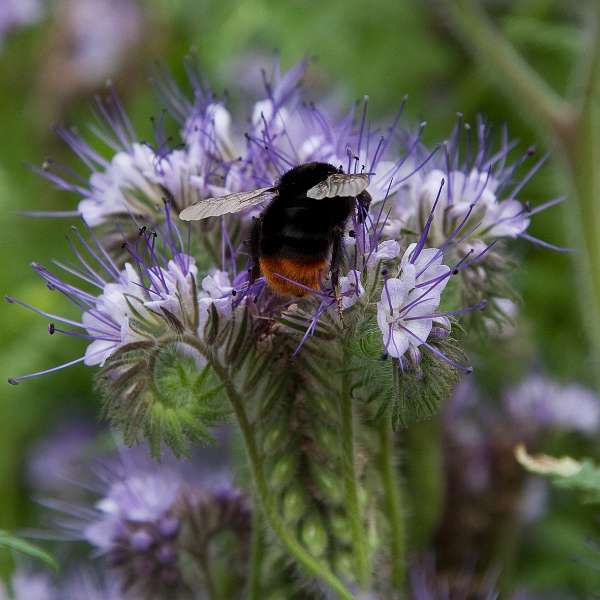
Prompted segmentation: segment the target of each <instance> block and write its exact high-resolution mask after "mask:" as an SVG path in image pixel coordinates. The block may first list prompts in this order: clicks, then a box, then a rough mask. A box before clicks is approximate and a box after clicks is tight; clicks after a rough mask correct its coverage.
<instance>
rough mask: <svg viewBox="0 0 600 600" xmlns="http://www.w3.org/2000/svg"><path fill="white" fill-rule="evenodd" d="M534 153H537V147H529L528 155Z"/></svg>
mask: <svg viewBox="0 0 600 600" xmlns="http://www.w3.org/2000/svg"><path fill="white" fill-rule="evenodd" d="M534 154H535V147H534V146H529V148H527V156H533V155H534Z"/></svg>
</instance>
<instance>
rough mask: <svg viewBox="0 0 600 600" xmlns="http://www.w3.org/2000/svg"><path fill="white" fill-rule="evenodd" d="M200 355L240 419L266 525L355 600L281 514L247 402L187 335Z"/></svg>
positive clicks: (315, 570)
mask: <svg viewBox="0 0 600 600" xmlns="http://www.w3.org/2000/svg"><path fill="white" fill-rule="evenodd" d="M181 341H183V342H184V343H186V344H189V345H190V346H192V347H193V348H195V349H196V350H198V352H200V353H201V354H202V355H203V356H204V357H206V359H207V360H208V361H209V362H210V365H211V367H212V368H213V370H214V371H215V373H216V374H217V377H219V379H220V380H221V383H222V384H223V386H224V388H225V392H226V394H227V397H228V398H229V401H230V402H231V405H232V407H233V411H234V413H235V415H236V417H237V421H238V424H239V426H240V429H241V431H242V437H243V438H244V443H245V446H246V454H247V456H248V460H249V462H250V468H251V470H252V475H253V480H254V486H255V488H256V494H257V497H258V500H259V502H260V506H261V508H262V512H263V515H264V517H265V520H266V522H267V523H268V524H269V526H270V527H271V529H272V530H273V532H274V533H275V535H277V537H278V538H279V540H280V541H281V543H282V544H283V545H284V546H285V547H286V549H287V551H288V552H289V553H290V554H291V555H292V557H293V558H294V559H295V560H296V561H297V562H298V563H299V564H300V565H301V566H302V567H304V569H306V571H307V572H308V573H310V574H311V575H312V576H313V577H315V578H317V579H319V580H320V581H321V582H322V583H324V584H325V585H327V586H329V587H330V588H331V589H332V590H334V591H335V592H336V593H337V595H338V596H339V598H341V599H342V600H354V596H353V595H352V593H351V592H350V591H349V590H348V588H347V587H346V586H345V585H344V584H343V583H342V581H341V580H340V579H339V578H338V577H337V576H336V575H335V573H333V572H332V571H331V570H330V569H329V568H328V567H327V566H326V565H325V563H324V561H319V560H317V559H315V558H314V557H313V556H311V555H310V554H309V553H308V552H307V551H306V550H305V548H304V547H303V546H302V545H301V544H300V543H299V542H298V540H297V539H296V538H295V537H294V535H293V534H292V533H291V532H290V530H289V529H288V527H287V526H286V525H285V523H284V522H283V520H282V518H281V517H280V515H279V512H278V510H277V506H276V504H275V501H274V500H273V497H272V496H271V494H270V492H269V486H268V484H267V479H266V477H265V472H264V469H263V463H262V460H261V457H260V453H259V451H258V447H257V445H256V438H255V436H254V430H253V428H252V424H251V423H250V420H249V419H248V415H247V413H246V408H245V406H244V401H243V400H242V397H241V396H240V394H239V393H238V391H237V389H236V388H235V386H234V385H233V383H232V381H231V378H230V377H229V374H228V372H227V370H226V369H225V368H224V367H223V366H222V365H221V364H220V363H219V361H217V360H215V359H214V357H213V356H212V354H211V352H210V351H209V349H208V348H207V347H206V346H205V345H204V344H203V343H202V342H201V341H200V340H199V339H198V338H196V337H194V336H192V335H184V336H183V337H182V339H181Z"/></svg>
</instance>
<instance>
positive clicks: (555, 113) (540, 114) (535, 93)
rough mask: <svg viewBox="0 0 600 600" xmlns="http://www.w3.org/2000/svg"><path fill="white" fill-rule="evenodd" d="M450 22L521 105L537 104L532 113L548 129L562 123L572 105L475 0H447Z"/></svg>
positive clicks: (531, 105) (445, 6)
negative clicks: (557, 91)
mask: <svg viewBox="0 0 600 600" xmlns="http://www.w3.org/2000/svg"><path fill="white" fill-rule="evenodd" d="M442 4H443V6H444V8H445V10H446V14H447V16H448V17H449V20H450V24H451V26H452V28H453V29H454V31H455V33H456V34H457V36H458V37H460V38H461V40H462V42H463V43H464V45H465V46H466V47H467V48H469V49H470V50H471V52H472V55H473V57H474V58H475V59H476V60H477V61H479V63H480V64H481V65H482V66H483V67H484V69H485V72H486V73H487V74H489V76H491V77H492V76H495V77H496V79H499V80H500V81H499V82H498V83H499V84H500V85H501V87H502V89H503V90H504V91H505V92H506V93H507V94H508V95H510V96H512V99H513V100H514V101H515V103H516V104H518V105H520V106H523V105H525V106H527V107H531V108H533V107H535V111H532V113H531V114H532V115H534V117H535V118H538V119H539V120H540V121H541V124H542V126H543V127H544V128H545V129H546V130H547V129H548V128H550V127H552V128H555V127H562V126H563V124H564V123H565V122H567V121H568V120H569V117H570V115H571V113H572V107H571V106H570V104H569V103H568V102H566V101H565V100H564V99H563V98H561V97H560V96H559V95H558V94H557V93H556V92H555V91H554V90H553V89H552V88H551V87H550V86H549V85H548V84H547V83H546V82H545V81H544V80H543V79H542V78H541V77H540V76H539V75H538V73H537V72H536V71H534V70H533V69H532V68H531V67H530V66H529V65H528V64H527V62H526V61H525V60H524V59H523V57H522V56H521V55H520V54H519V53H518V52H517V51H516V50H515V48H514V47H513V46H512V44H510V42H509V41H508V40H507V39H506V38H505V37H504V36H503V35H502V34H501V33H500V32H499V31H498V30H497V29H496V28H495V27H494V26H493V25H492V23H491V22H490V20H489V19H488V17H487V16H486V14H485V13H484V11H483V9H482V8H481V5H480V3H479V2H478V1H476V0H444V1H443V3H442Z"/></svg>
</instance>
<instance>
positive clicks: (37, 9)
mask: <svg viewBox="0 0 600 600" xmlns="http://www.w3.org/2000/svg"><path fill="white" fill-rule="evenodd" d="M44 4H45V2H44V1H43V0H3V1H2V4H1V5H0V47H1V46H2V44H3V42H4V37H5V35H6V34H7V33H8V32H10V31H12V30H13V29H18V28H20V27H25V26H27V25H32V24H34V23H37V22H38V21H39V20H40V19H41V18H42V16H43V15H44V12H45V6H44Z"/></svg>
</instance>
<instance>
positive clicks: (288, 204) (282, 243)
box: [260, 163, 355, 260]
mask: <svg viewBox="0 0 600 600" xmlns="http://www.w3.org/2000/svg"><path fill="white" fill-rule="evenodd" d="M337 172H338V169H336V168H335V167H334V166H332V165H328V164H326V163H307V164H304V165H300V166H299V167H295V168H294V169H291V170H290V171H288V172H287V173H285V174H284V175H283V176H282V177H281V180H280V182H279V185H278V186H277V190H278V194H277V196H276V197H275V198H274V199H273V201H272V202H271V204H270V205H269V206H268V207H267V208H266V209H265V210H264V212H263V215H262V230H261V236H260V253H261V255H262V256H267V257H273V256H279V257H281V258H290V259H300V260H302V259H306V260H310V259H320V258H325V257H327V256H328V254H329V252H330V249H331V244H332V242H333V238H334V235H335V232H336V230H339V229H340V228H343V227H344V225H345V223H346V221H347V220H348V218H349V217H350V215H351V214H352V211H353V210H354V205H355V199H354V198H351V197H336V198H324V199H323V200H314V199H312V198H308V197H307V196H306V192H307V191H308V190H309V189H310V188H312V187H313V186H315V185H317V184H318V183H320V182H322V181H324V180H325V179H327V177H328V176H329V175H332V174H334V173H337Z"/></svg>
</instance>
